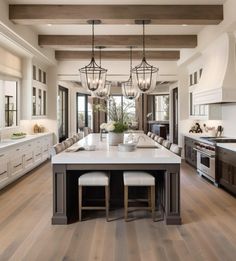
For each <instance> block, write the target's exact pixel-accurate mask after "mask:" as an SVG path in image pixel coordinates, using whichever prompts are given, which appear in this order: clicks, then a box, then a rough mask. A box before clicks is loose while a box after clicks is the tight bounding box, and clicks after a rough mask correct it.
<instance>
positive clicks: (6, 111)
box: [5, 81, 18, 127]
mask: <svg viewBox="0 0 236 261" xmlns="http://www.w3.org/2000/svg"><path fill="white" fill-rule="evenodd" d="M15 88H16V109H15V110H10V109H9V105H10V102H9V100H10V98H12V97H13V96H9V95H5V99H6V98H7V100H8V103H7V104H8V106H7V107H8V109H6V103H5V122H6V113H7V114H8V117H7V119H8V122H7V126H6V125H5V127H12V126H18V83H17V81H16V86H15ZM10 112H16V124H15V125H11V126H10V125H9V113H10Z"/></svg>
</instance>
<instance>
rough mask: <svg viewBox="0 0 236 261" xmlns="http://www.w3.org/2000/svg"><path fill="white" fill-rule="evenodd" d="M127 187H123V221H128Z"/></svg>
mask: <svg viewBox="0 0 236 261" xmlns="http://www.w3.org/2000/svg"><path fill="white" fill-rule="evenodd" d="M128 194H129V190H128V186H125V187H124V207H125V221H128V200H129V195H128Z"/></svg>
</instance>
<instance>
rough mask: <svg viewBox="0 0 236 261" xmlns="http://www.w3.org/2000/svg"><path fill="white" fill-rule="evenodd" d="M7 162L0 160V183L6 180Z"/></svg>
mask: <svg viewBox="0 0 236 261" xmlns="http://www.w3.org/2000/svg"><path fill="white" fill-rule="evenodd" d="M8 174H9V171H8V161H7V158H3V157H2V159H1V158H0V182H2V181H4V180H5V179H7V178H8Z"/></svg>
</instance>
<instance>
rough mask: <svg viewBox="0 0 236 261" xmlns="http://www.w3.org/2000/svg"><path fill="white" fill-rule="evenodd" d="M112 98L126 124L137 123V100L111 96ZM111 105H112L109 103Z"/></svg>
mask: <svg viewBox="0 0 236 261" xmlns="http://www.w3.org/2000/svg"><path fill="white" fill-rule="evenodd" d="M110 98H111V99H113V100H114V101H115V103H116V106H117V110H118V112H120V114H121V117H122V118H123V121H124V122H126V123H132V122H135V121H136V117H135V116H136V110H135V100H129V99H126V98H124V96H122V95H111V96H110ZM110 102H111V101H110ZM109 105H110V103H109V102H108V106H109ZM108 109H109V108H108ZM108 116H109V115H108ZM109 120H111V119H109Z"/></svg>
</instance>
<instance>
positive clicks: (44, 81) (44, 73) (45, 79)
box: [43, 72, 47, 84]
mask: <svg viewBox="0 0 236 261" xmlns="http://www.w3.org/2000/svg"><path fill="white" fill-rule="evenodd" d="M43 83H44V84H46V83H47V76H46V72H43Z"/></svg>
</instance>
